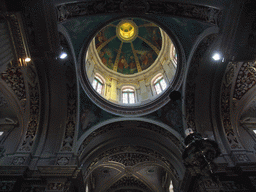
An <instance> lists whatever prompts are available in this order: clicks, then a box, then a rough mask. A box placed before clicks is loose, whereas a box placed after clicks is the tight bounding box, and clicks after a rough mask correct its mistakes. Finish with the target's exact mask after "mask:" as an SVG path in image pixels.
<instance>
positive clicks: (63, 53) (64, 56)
mask: <svg viewBox="0 0 256 192" xmlns="http://www.w3.org/2000/svg"><path fill="white" fill-rule="evenodd" d="M67 56H68V54H67V53H65V52H62V53H61V54H60V58H61V59H65V58H66V57H67Z"/></svg>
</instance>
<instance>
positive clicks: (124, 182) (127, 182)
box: [107, 176, 151, 192]
mask: <svg viewBox="0 0 256 192" xmlns="http://www.w3.org/2000/svg"><path fill="white" fill-rule="evenodd" d="M123 187H136V188H139V189H143V190H145V191H148V192H150V191H151V190H150V189H149V188H148V187H147V186H146V185H145V184H144V183H142V182H141V181H139V180H138V179H136V178H134V177H127V176H125V177H122V178H121V179H119V180H118V181H117V182H116V183H115V184H113V185H112V186H111V187H110V188H109V189H108V190H107V192H110V191H114V189H119V188H123Z"/></svg>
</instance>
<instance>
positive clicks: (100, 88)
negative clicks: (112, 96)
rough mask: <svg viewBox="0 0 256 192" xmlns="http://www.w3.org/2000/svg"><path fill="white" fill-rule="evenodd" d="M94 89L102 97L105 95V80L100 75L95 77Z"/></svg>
mask: <svg viewBox="0 0 256 192" xmlns="http://www.w3.org/2000/svg"><path fill="white" fill-rule="evenodd" d="M92 87H93V88H94V89H95V90H96V91H97V92H98V93H99V94H101V95H103V88H104V80H103V79H102V77H100V76H99V75H95V76H94V79H93V82H92Z"/></svg>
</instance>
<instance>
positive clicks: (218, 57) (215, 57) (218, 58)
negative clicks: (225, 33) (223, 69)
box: [212, 53, 221, 61]
mask: <svg viewBox="0 0 256 192" xmlns="http://www.w3.org/2000/svg"><path fill="white" fill-rule="evenodd" d="M212 58H213V59H214V60H215V61H218V60H220V59H221V56H220V54H219V53H215V54H214V55H213V56H212Z"/></svg>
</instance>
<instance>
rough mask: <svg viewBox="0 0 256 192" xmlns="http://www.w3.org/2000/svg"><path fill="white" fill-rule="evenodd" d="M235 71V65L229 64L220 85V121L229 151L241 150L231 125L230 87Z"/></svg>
mask: <svg viewBox="0 0 256 192" xmlns="http://www.w3.org/2000/svg"><path fill="white" fill-rule="evenodd" d="M236 69H237V63H232V62H230V63H229V64H228V66H227V68H226V72H225V75H224V77H223V81H222V85H221V95H220V97H221V98H220V101H221V121H222V125H223V128H224V131H225V134H226V138H227V140H228V143H229V145H230V147H231V149H241V144H240V143H239V142H238V140H237V137H236V135H235V133H234V130H233V127H232V124H231V115H230V112H231V111H230V110H231V101H230V100H231V86H232V82H233V77H234V73H235V71H236Z"/></svg>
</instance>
